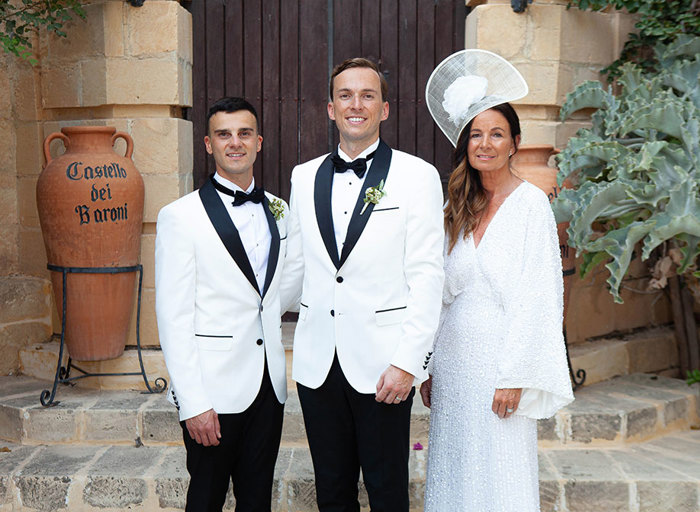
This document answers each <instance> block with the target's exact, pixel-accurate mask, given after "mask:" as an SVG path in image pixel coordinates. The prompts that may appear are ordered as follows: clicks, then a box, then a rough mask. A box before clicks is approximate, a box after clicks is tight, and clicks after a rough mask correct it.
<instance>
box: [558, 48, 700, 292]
mask: <svg viewBox="0 0 700 512" xmlns="http://www.w3.org/2000/svg"><path fill="white" fill-rule="evenodd" d="M655 52H656V59H657V61H658V62H659V69H660V71H659V72H658V73H654V74H646V73H644V71H643V69H642V68H641V67H640V66H638V65H635V64H632V63H627V64H625V65H623V66H622V68H621V74H620V77H619V79H618V84H619V85H620V86H621V91H620V93H619V94H618V95H615V94H614V93H613V92H612V88H611V87H608V88H605V87H604V86H603V85H602V84H601V83H600V82H592V81H589V82H585V83H583V84H581V85H580V86H579V87H577V88H576V89H575V90H574V91H573V92H571V93H570V94H568V95H567V98H566V101H565V103H564V105H563V106H562V109H561V119H562V120H564V119H566V118H567V117H569V116H570V115H571V114H572V113H573V112H575V111H578V110H581V109H585V108H595V109H597V110H596V111H595V113H593V115H592V116H591V120H592V127H591V128H590V129H583V130H579V132H578V133H577V136H576V137H573V138H571V139H570V140H569V143H568V145H567V146H566V148H565V149H564V150H563V151H562V152H561V153H560V154H559V155H558V156H557V160H558V163H559V175H558V181H559V184H560V185H562V184H563V182H564V181H565V180H568V181H569V183H571V184H573V188H571V189H564V190H563V191H562V192H561V194H560V195H559V197H558V198H557V199H556V200H555V201H554V202H553V208H554V212H555V216H556V217H557V221H558V222H564V221H570V226H569V229H568V233H569V244H570V245H571V246H573V247H575V248H576V249H577V252H583V253H584V258H583V259H584V261H583V265H582V268H581V271H582V274H583V275H585V274H586V273H587V272H588V271H590V270H591V269H592V268H593V267H595V266H596V265H598V264H599V263H602V262H605V261H607V264H606V268H607V269H608V271H609V273H610V276H609V278H608V281H607V282H608V284H609V286H610V291H611V293H612V295H613V297H614V299H615V301H616V302H622V299H621V297H620V286H621V283H622V279H623V277H624V275H625V274H626V272H627V269H628V267H629V264H630V262H631V260H632V258H633V253H634V250H635V247H637V246H638V244H639V245H641V256H642V259H643V260H647V259H648V258H649V257H650V255H651V253H652V251H653V250H654V249H655V248H657V247H659V246H662V244H665V245H666V246H667V247H668V248H669V249H670V250H673V251H674V253H672V255H671V256H673V254H675V262H674V263H675V264H676V272H677V273H678V274H683V275H687V276H688V277H689V278H693V277H695V278H697V277H698V276H700V274H699V273H698V272H697V259H698V254H700V197H699V194H700V37H692V36H687V35H683V36H680V37H679V38H677V39H676V41H675V42H673V43H671V44H669V45H659V46H658V47H657V48H656V49H655ZM669 252H671V251H669Z"/></svg>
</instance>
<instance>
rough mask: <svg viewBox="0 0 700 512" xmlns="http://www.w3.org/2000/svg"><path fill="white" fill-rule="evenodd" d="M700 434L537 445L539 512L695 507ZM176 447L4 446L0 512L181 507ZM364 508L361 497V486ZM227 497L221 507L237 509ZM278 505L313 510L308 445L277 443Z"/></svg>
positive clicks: (418, 467) (414, 475)
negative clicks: (621, 442)
mask: <svg viewBox="0 0 700 512" xmlns="http://www.w3.org/2000/svg"><path fill="white" fill-rule="evenodd" d="M699 453H700V432H699V431H691V430H688V431H679V432H675V433H673V434H669V435H667V436H664V437H660V438H658V439H654V440H652V441H647V442H643V443H636V444H631V445H626V446H621V447H616V448H607V447H597V448H589V449H580V448H570V447H560V448H543V449H540V451H539V457H540V472H539V473H540V496H541V502H542V504H541V505H542V511H543V512H553V511H558V512H592V511H595V512H612V511H616V512H671V511H672V512H696V511H698V510H700V460H699V459H698V454H699ZM426 460H427V450H414V451H412V452H411V455H410V472H409V475H410V499H411V510H412V511H419V510H422V507H423V493H424V487H425V485H424V482H425V470H426ZM188 480H189V477H188V474H187V472H186V469H185V451H184V448H182V447H180V446H177V447H176V446H140V447H134V446H109V445H82V446H77V445H71V446H66V445H50V446H48V445H39V446H26V445H25V446H21V445H16V444H2V443H0V510H12V511H15V512H29V511H36V510H40V511H53V512H56V511H61V510H68V511H71V512H73V511H84V512H87V511H95V512H97V511H103V510H105V509H107V510H127V509H128V510H136V511H138V510H141V511H166V512H169V511H174V510H182V508H183V507H184V505H185V496H186V490H187V485H188ZM360 496H361V504H362V510H363V511H366V510H368V504H367V497H366V493H365V492H364V489H363V486H362V484H360ZM233 506H234V500H233V499H232V498H231V497H229V500H228V501H227V504H226V506H225V509H226V510H233ZM272 510H273V511H275V512H283V511H294V512H306V511H313V510H317V509H316V505H315V490H314V479H313V470H312V465H311V459H310V456H309V453H308V448H306V447H288V446H285V447H282V448H281V449H280V454H279V457H278V461H277V467H276V471H275V482H274V486H273V506H272Z"/></svg>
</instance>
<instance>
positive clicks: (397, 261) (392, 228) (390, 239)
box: [280, 141, 444, 393]
mask: <svg viewBox="0 0 700 512" xmlns="http://www.w3.org/2000/svg"><path fill="white" fill-rule="evenodd" d="M333 172H334V171H333V164H332V162H331V160H330V156H329V155H326V156H322V157H319V158H316V159H314V160H311V161H309V162H306V163H304V164H301V165H298V166H296V167H295V168H294V170H293V172H292V196H291V197H292V198H291V201H290V204H291V208H292V212H291V214H290V221H289V243H288V246H287V260H286V262H285V272H284V275H283V277H282V284H281V287H280V289H281V291H280V294H281V297H282V308H283V310H284V309H287V308H289V307H290V306H292V305H293V304H294V303H295V301H296V300H300V305H299V321H298V323H297V327H296V332H295V334H294V359H293V365H292V377H293V378H294V380H296V381H297V382H299V383H301V384H303V385H304V386H307V387H310V388H317V387H319V386H320V385H321V384H323V382H324V381H325V379H326V376H327V375H328V371H329V369H330V367H331V364H332V362H333V356H334V353H336V352H337V354H338V360H339V362H340V366H341V368H342V370H343V373H344V374H345V377H346V378H347V379H348V382H349V383H350V384H351V385H352V387H353V388H354V389H356V390H357V391H359V392H360V393H375V392H376V385H377V382H378V380H379V377H380V376H381V374H382V373H383V372H384V370H386V368H387V367H388V366H389V365H394V366H397V367H399V368H401V369H403V370H405V371H407V372H409V373H411V374H412V375H414V376H415V377H416V382H422V381H423V380H425V378H427V372H426V367H427V364H428V361H429V359H430V352H431V350H432V344H433V336H434V334H435V330H436V328H437V324H438V318H439V315H440V307H441V297H442V285H443V254H442V251H443V236H444V235H443V220H442V219H443V215H442V202H443V201H442V187H441V184H440V178H439V176H438V173H437V170H436V169H435V168H434V167H433V166H432V165H430V164H428V163H427V162H425V161H423V160H421V159H419V158H417V157H414V156H412V155H409V154H407V153H403V152H401V151H396V150H391V149H390V148H389V146H387V145H386V144H385V143H384V142H383V141H380V143H379V147H378V148H377V152H376V154H375V156H374V159H373V160H372V165H371V167H370V169H369V170H368V171H367V177H366V178H365V183H364V186H363V190H362V192H361V193H360V194H359V196H358V200H357V203H356V205H355V209H354V211H353V214H352V217H351V220H350V224H349V226H348V233H347V237H346V239H345V244H344V245H343V251H342V254H340V255H338V251H337V245H336V241H335V236H334V232H333V221H332V218H331V204H330V201H331V186H332V178H333ZM382 180H384V182H385V183H384V191H385V192H386V195H385V196H384V197H382V198H381V200H380V201H379V203H378V204H376V205H374V204H372V203H369V206H368V207H367V209H366V210H365V211H364V213H361V210H362V208H363V206H364V204H365V203H364V201H363V198H364V197H365V190H366V189H367V188H369V187H373V186H378V185H379V183H380V182H381V181H382ZM299 293H300V297H299Z"/></svg>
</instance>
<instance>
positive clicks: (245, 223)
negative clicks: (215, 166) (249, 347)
mask: <svg viewBox="0 0 700 512" xmlns="http://www.w3.org/2000/svg"><path fill="white" fill-rule="evenodd" d="M214 179H215V180H216V181H217V182H218V183H219V184H221V185H223V186H224V187H226V188H227V189H229V190H232V191H236V190H241V191H243V192H245V193H247V194H250V192H251V191H252V190H253V188H254V187H255V178H253V181H252V182H251V184H250V186H249V187H248V190H243V189H242V188H241V187H239V186H238V185H236V184H235V183H232V182H230V181H229V180H227V179H226V178H222V177H221V176H220V175H219V174H218V173H216V174H214ZM217 193H218V194H219V197H220V198H221V200H222V201H223V202H224V205H225V206H226V210H227V211H228V213H229V215H230V216H231V220H232V221H233V224H234V226H236V229H237V230H238V234H239V235H240V237H241V242H243V248H244V249H245V252H246V255H247V256H248V261H249V262H250V266H251V267H253V273H254V274H255V280H256V281H257V282H258V289H259V290H260V292H261V293H262V292H263V286H264V284H265V276H266V274H267V259H268V256H269V255H270V242H271V240H272V236H271V235H270V226H269V225H268V224H267V218H266V217H265V210H264V209H263V208H264V206H263V203H258V204H256V203H254V202H253V201H247V202H245V203H244V204H242V205H239V206H233V197H231V196H229V195H226V194H224V193H223V192H219V191H218V190H217Z"/></svg>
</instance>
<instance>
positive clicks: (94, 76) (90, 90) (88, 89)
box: [80, 57, 108, 107]
mask: <svg viewBox="0 0 700 512" xmlns="http://www.w3.org/2000/svg"><path fill="white" fill-rule="evenodd" d="M80 79H81V82H80V85H81V92H82V98H81V103H80V105H81V106H83V107H90V106H96V105H104V104H106V103H108V101H107V61H106V60H105V59H104V58H103V57H98V58H95V59H90V60H84V61H81V62H80Z"/></svg>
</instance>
